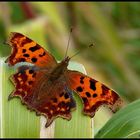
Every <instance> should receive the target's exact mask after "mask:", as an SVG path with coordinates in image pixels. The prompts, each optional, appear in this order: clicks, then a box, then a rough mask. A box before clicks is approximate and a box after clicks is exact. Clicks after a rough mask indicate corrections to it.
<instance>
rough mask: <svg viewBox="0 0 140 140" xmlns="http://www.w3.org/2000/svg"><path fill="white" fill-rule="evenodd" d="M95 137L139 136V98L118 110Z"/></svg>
mask: <svg viewBox="0 0 140 140" xmlns="http://www.w3.org/2000/svg"><path fill="white" fill-rule="evenodd" d="M95 137H96V138H140V99H139V100H136V101H135V102H132V103H130V104H128V105H127V106H126V107H124V108H123V109H121V110H119V111H118V112H117V113H116V114H114V116H113V117H112V118H111V119H110V120H109V121H108V122H107V123H106V124H105V125H104V127H103V128H102V129H101V130H100V131H99V132H98V133H97V135H96V136H95Z"/></svg>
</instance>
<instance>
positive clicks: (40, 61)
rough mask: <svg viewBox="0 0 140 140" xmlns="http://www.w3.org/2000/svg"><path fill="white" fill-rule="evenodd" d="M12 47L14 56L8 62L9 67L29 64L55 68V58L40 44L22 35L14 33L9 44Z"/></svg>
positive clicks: (8, 41)
mask: <svg viewBox="0 0 140 140" xmlns="http://www.w3.org/2000/svg"><path fill="white" fill-rule="evenodd" d="M6 43H8V44H9V45H10V46H11V47H12V54H11V55H10V56H9V58H8V59H7V60H6V62H8V64H9V65H14V64H16V63H18V62H29V63H32V64H35V65H36V66H39V67H49V68H50V67H53V66H54V65H56V63H57V62H56V60H55V58H54V57H53V56H52V55H51V54H50V53H49V52H48V51H46V50H45V49H43V48H42V47H41V46H40V45H39V44H37V43H36V42H34V41H33V40H31V39H29V38H28V37H26V36H25V35H23V34H21V33H16V32H12V33H11V34H10V37H9V38H8V40H7V42H6Z"/></svg>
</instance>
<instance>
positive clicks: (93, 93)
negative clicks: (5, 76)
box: [6, 32, 120, 127]
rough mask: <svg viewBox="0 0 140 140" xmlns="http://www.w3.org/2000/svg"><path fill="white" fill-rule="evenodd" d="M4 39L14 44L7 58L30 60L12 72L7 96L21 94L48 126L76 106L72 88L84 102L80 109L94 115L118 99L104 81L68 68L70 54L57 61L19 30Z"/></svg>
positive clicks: (14, 62)
mask: <svg viewBox="0 0 140 140" xmlns="http://www.w3.org/2000/svg"><path fill="white" fill-rule="evenodd" d="M7 43H8V44H9V45H10V46H11V47H12V48H13V49H12V54H11V55H10V57H8V59H7V60H6V62H7V63H8V64H9V65H15V64H16V63H19V62H28V63H32V64H33V66H27V65H23V66H20V67H19V68H18V72H17V73H16V74H14V75H12V77H11V80H12V82H13V83H14V85H15V90H14V91H13V92H12V93H11V94H10V95H9V99H11V98H13V97H15V96H16V97H20V99H21V101H22V103H23V104H25V105H26V106H27V107H28V108H29V109H30V110H34V111H36V114H37V115H44V116H45V117H46V118H47V123H46V127H48V126H49V125H50V124H51V123H52V122H53V120H54V119H55V118H56V117H62V118H65V119H67V120H70V119H71V111H72V110H74V109H75V108H76V102H75V100H74V98H73V91H74V92H76V93H77V94H78V95H79V97H80V98H81V101H82V103H83V112H84V114H86V115H89V116H90V117H93V116H94V114H95V112H96V110H97V109H98V108H99V106H101V105H102V104H106V105H108V106H109V108H111V109H112V111H115V109H116V106H117V105H118V104H119V102H120V97H119V95H118V94H117V93H116V92H115V91H113V90H111V89H110V88H108V87H107V86H105V85H104V84H102V83H100V82H98V81H96V80H94V79H92V78H90V77H89V76H87V75H85V74H83V73H80V72H78V71H72V70H68V68H67V66H68V64H69V61H70V57H66V58H65V59H63V60H62V61H61V62H60V63H57V61H56V60H55V58H54V57H53V56H52V55H51V54H50V53H49V52H48V51H46V50H45V49H43V48H42V47H41V46H40V45H39V44H37V43H36V42H34V41H32V40H31V39H29V38H28V37H26V36H24V35H22V34H20V33H15V32H14V33H11V36H10V37H9V39H8V41H7Z"/></svg>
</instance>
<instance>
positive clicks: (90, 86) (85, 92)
mask: <svg viewBox="0 0 140 140" xmlns="http://www.w3.org/2000/svg"><path fill="white" fill-rule="evenodd" d="M66 75H67V76H66V78H67V83H68V85H69V87H70V88H71V89H72V90H74V91H75V92H76V93H78V95H79V96H80V97H81V99H82V101H83V103H84V109H83V111H84V113H85V114H87V115H89V116H91V117H93V116H94V115H95V111H96V110H97V109H98V107H99V106H101V105H103V104H107V105H108V106H109V108H110V109H111V110H112V111H113V112H115V110H116V109H117V106H118V104H119V103H120V97H119V96H118V94H117V93H116V92H115V91H113V90H111V89H110V88H108V87H107V86H105V85H104V84H102V83H100V82H98V81H96V80H94V79H92V78H90V77H88V76H86V75H84V74H82V73H80V72H77V71H71V70H68V71H67V74H66Z"/></svg>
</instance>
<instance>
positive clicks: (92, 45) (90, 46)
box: [70, 43, 95, 59]
mask: <svg viewBox="0 0 140 140" xmlns="http://www.w3.org/2000/svg"><path fill="white" fill-rule="evenodd" d="M94 46H95V44H93V43H92V44H90V45H89V46H88V47H87V48H84V49H83V50H80V51H78V52H76V53H75V54H74V55H72V56H71V57H70V59H71V58H73V57H74V56H76V55H77V54H79V53H81V52H82V51H84V50H86V49H88V48H92V47H94Z"/></svg>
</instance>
